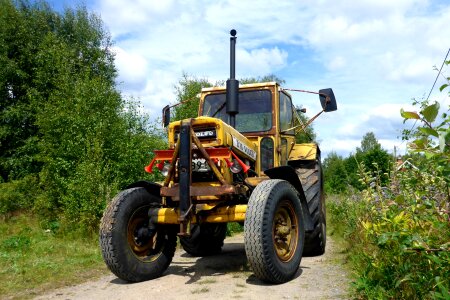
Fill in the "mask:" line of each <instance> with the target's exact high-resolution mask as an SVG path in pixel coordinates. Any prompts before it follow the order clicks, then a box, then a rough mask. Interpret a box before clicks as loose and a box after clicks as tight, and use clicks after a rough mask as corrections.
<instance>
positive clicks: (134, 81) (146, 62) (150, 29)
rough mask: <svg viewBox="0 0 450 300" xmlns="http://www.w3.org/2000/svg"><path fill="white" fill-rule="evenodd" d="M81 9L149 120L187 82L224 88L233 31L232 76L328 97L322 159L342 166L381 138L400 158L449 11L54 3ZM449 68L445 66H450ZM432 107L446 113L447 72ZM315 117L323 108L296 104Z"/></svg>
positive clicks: (110, 0) (439, 5)
mask: <svg viewBox="0 0 450 300" xmlns="http://www.w3.org/2000/svg"><path fill="white" fill-rule="evenodd" d="M50 3H51V5H53V7H54V9H56V10H60V11H61V10H63V9H64V8H65V7H76V6H77V5H80V4H81V5H85V6H86V7H87V8H88V10H90V11H92V12H94V13H96V14H97V15H99V16H100V17H101V18H102V20H103V22H104V25H105V28H106V29H107V30H108V31H109V32H110V34H111V37H112V39H113V41H114V47H113V51H114V53H115V55H116V66H117V68H118V74H119V76H118V87H119V89H120V90H121V92H122V93H123V95H125V96H130V97H134V98H137V99H139V100H140V101H141V102H142V104H143V109H144V110H145V111H146V112H148V113H149V114H150V115H151V116H152V117H153V118H155V119H156V118H157V117H160V114H161V109H162V107H163V106H165V105H166V104H169V103H172V104H173V103H175V101H176V99H175V88H174V86H175V85H176V84H177V83H178V82H179V80H180V79H181V77H182V74H183V73H187V74H189V75H192V76H195V77H197V78H206V79H209V80H210V81H212V82H215V81H218V80H226V79H227V78H228V77H229V36H230V35H229V31H230V29H236V30H237V44H236V77H237V78H238V79H239V78H246V77H258V76H264V75H267V74H274V75H276V76H277V77H279V78H282V79H284V80H285V81H286V83H285V84H284V86H283V87H285V88H294V89H304V90H312V91H318V90H319V89H322V88H332V89H333V91H334V94H335V96H336V99H337V103H338V110H337V111H335V112H331V113H326V114H322V115H321V116H320V117H319V118H318V119H317V120H316V121H315V122H314V123H313V126H314V130H315V132H316V134H317V138H318V142H319V143H320V148H321V150H322V152H323V153H324V154H325V156H326V155H327V154H328V153H330V152H331V151H334V152H337V153H338V154H340V155H343V156H347V155H349V154H350V153H351V152H354V151H355V148H356V147H358V146H360V142H361V139H362V137H363V135H364V134H365V133H367V132H370V131H371V132H374V134H375V136H376V137H377V139H378V141H379V142H380V143H381V145H382V146H383V148H384V149H386V150H388V151H389V152H393V151H394V147H395V148H396V151H397V153H404V152H405V150H406V144H407V143H405V142H402V140H401V138H400V137H401V131H402V129H404V128H407V129H410V128H411V127H412V125H413V123H409V122H407V123H406V124H403V119H402V118H401V117H400V109H401V108H404V109H405V110H413V111H417V110H418V107H413V106H412V105H411V104H412V99H413V98H414V99H417V100H420V99H424V98H425V99H426V98H427V97H428V94H429V92H430V90H431V87H432V85H433V82H434V81H435V79H436V77H437V75H438V71H437V70H436V68H437V69H439V68H440V67H441V65H442V63H443V60H444V58H445V56H446V54H447V51H448V50H449V48H450V34H449V29H450V1H449V0H447V1H427V0H395V1H393V0H359V1H354V0H341V1H332V0H331V1H325V0H314V1H312V0H311V1H310V0H303V1H284V0H278V1H264V0H262V1H244V0H215V1H187V0H183V1H175V0H165V1H161V0H156V1H153V0H135V1H125V0H86V1H85V2H81V1H80V2H74V1H65V0H60V1H57V0H52V1H50ZM448 59H450V57H449V58H448ZM442 73H443V75H441V76H439V78H438V81H437V83H436V86H435V88H434V89H433V92H432V93H431V96H430V98H429V99H430V100H431V101H439V102H440V104H441V107H443V108H445V109H448V107H449V105H450V99H449V95H448V92H447V93H441V92H440V91H439V87H440V86H441V85H442V84H444V83H445V77H450V66H447V65H444V68H443V70H442ZM293 102H294V104H295V105H301V106H303V107H305V108H306V109H307V116H309V117H312V116H314V115H315V114H316V113H317V112H319V111H320V110H321V107H320V103H319V99H318V97H316V96H315V95H309V94H299V93H293Z"/></svg>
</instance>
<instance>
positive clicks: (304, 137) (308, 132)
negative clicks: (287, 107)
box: [295, 107, 317, 144]
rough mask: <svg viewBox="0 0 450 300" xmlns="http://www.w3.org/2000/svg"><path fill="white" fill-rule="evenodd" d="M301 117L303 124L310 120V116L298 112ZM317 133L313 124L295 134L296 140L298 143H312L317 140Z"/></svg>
mask: <svg viewBox="0 0 450 300" xmlns="http://www.w3.org/2000/svg"><path fill="white" fill-rule="evenodd" d="M300 108H301V107H297V108H296V109H297V110H299V109H300ZM298 115H299V117H300V120H301V121H302V123H303V124H307V123H308V121H309V118H308V117H307V116H306V115H305V114H304V113H299V114H298ZM316 137H317V135H316V133H315V131H314V127H313V126H312V124H310V125H308V127H306V128H305V129H304V130H302V131H300V132H298V133H297V134H296V136H295V142H296V143H297V144H301V143H311V142H313V141H315V140H316Z"/></svg>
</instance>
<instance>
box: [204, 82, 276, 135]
mask: <svg viewBox="0 0 450 300" xmlns="http://www.w3.org/2000/svg"><path fill="white" fill-rule="evenodd" d="M203 116H206V117H214V118H218V119H221V120H222V121H224V122H226V123H228V124H229V116H228V115H227V109H226V94H225V93H222V94H210V95H208V96H206V97H205V101H204V103H203ZM271 128H272V93H271V92H270V91H269V90H256V91H241V92H239V113H238V114H237V115H236V130H238V131H240V132H258V131H268V130H270V129H271Z"/></svg>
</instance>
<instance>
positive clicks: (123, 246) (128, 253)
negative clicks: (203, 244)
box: [99, 187, 177, 282]
mask: <svg viewBox="0 0 450 300" xmlns="http://www.w3.org/2000/svg"><path fill="white" fill-rule="evenodd" d="M160 203H161V199H160V197H158V196H155V195H151V194H150V193H149V192H147V190H146V189H144V188H140V187H139V188H131V189H127V190H125V191H122V192H120V193H119V194H118V195H117V196H116V197H115V198H114V199H113V200H112V201H111V202H110V203H109V205H108V207H107V208H106V210H105V213H104V215H103V217H102V220H101V224H100V237H99V240H100V247H101V250H102V255H103V260H104V261H105V263H106V265H107V266H108V268H109V269H110V270H111V272H113V273H114V274H115V275H116V276H117V277H119V278H121V279H123V280H126V281H131V282H139V281H144V280H149V279H153V278H156V277H159V276H161V275H162V273H163V272H164V271H165V270H166V269H167V268H168V266H169V264H170V262H171V261H172V258H173V255H174V253H175V248H176V239H177V236H176V231H174V230H173V228H171V227H164V226H160V227H158V228H157V229H156V230H154V231H153V233H151V234H149V232H151V231H148V229H149V226H148V225H149V218H148V210H149V208H150V207H154V206H159V205H160Z"/></svg>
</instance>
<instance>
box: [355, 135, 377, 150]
mask: <svg viewBox="0 0 450 300" xmlns="http://www.w3.org/2000/svg"><path fill="white" fill-rule="evenodd" d="M377 148H381V144H380V143H378V140H377V139H376V137H375V134H374V133H373V132H367V133H366V134H365V135H364V136H363V138H362V140H361V148H356V152H362V153H367V152H369V151H370V150H373V149H377Z"/></svg>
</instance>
